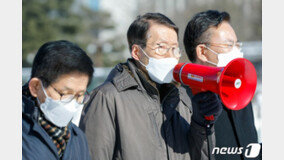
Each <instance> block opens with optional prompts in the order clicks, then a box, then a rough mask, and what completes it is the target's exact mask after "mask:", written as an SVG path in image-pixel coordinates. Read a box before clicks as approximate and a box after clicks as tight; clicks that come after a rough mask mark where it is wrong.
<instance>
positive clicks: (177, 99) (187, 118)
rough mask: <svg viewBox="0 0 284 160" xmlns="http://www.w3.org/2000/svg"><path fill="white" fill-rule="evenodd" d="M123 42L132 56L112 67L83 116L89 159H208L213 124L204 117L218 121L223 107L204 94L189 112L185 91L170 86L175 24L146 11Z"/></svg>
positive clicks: (176, 54) (174, 59) (175, 50)
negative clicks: (208, 143) (207, 116)
mask: <svg viewBox="0 0 284 160" xmlns="http://www.w3.org/2000/svg"><path fill="white" fill-rule="evenodd" d="M127 38H128V44H129V50H130V53H131V57H132V58H130V59H128V60H127V62H126V63H120V64H118V65H116V67H115V68H114V69H113V70H112V71H111V73H110V74H109V76H108V78H107V79H106V81H105V82H104V83H103V84H102V85H101V86H99V87H98V88H96V89H95V90H94V91H93V92H92V94H91V97H90V98H91V99H90V101H89V102H88V103H87V104H86V107H85V109H84V111H83V114H82V119H81V121H80V128H81V129H82V130H83V131H84V132H85V134H86V136H87V139H88V143H89V147H90V153H91V157H92V159H93V160H100V159H104V160H113V159H116V160H134V159H135V160H170V159H171V160H188V159H194V160H195V159H198V160H200V159H208V157H207V156H208V150H207V142H208V141H207V136H206V133H208V134H210V135H212V136H210V138H211V139H210V141H211V140H212V142H214V136H213V135H214V131H213V127H212V125H213V123H214V121H213V122H212V123H210V124H207V123H206V119H205V115H209V114H210V115H215V118H216V119H217V118H218V116H219V115H220V113H221V111H222V106H221V102H220V101H218V98H217V96H216V95H215V94H213V93H206V96H207V100H202V99H200V103H198V104H197V105H194V106H196V107H195V108H196V110H194V109H193V110H192V104H191V100H190V98H189V97H188V96H187V94H186V92H185V89H184V88H183V87H181V86H180V84H178V83H177V82H173V73H172V71H173V68H174V67H175V65H176V64H177V63H178V61H179V58H180V56H181V53H180V49H179V44H178V28H177V27H176V25H175V24H174V23H173V22H172V21H171V20H170V19H169V18H167V17H166V16H164V15H162V14H159V13H147V14H145V15H143V16H138V17H137V19H136V20H135V21H134V22H133V23H132V24H131V25H130V27H129V29H128V32H127ZM194 106H193V108H194ZM211 145H214V143H211Z"/></svg>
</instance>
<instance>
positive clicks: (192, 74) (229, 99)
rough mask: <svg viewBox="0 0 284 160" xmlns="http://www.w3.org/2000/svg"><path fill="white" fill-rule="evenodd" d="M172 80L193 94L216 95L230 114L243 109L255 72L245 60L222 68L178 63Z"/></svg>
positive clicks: (251, 87) (247, 101)
mask: <svg viewBox="0 0 284 160" xmlns="http://www.w3.org/2000/svg"><path fill="white" fill-rule="evenodd" d="M173 77H174V79H175V80H176V81H177V82H180V83H182V84H185V85H189V86H190V88H191V89H192V93H193V94H196V93H198V92H203V91H211V92H214V93H217V94H219V96H220V98H221V100H222V102H223V104H224V105H225V106H226V107H227V108H229V109H232V110H240V109H243V108H244V107H245V106H247V104H248V103H249V102H250V101H251V99H252V98H253V95H254V92H255V89H256V84H257V75H256V71H255V68H254V66H253V64H252V63H251V62H250V61H249V60H247V59H245V58H236V59H234V60H232V61H231V62H230V63H229V64H228V65H227V66H226V67H209V66H204V65H199V64H192V63H179V64H177V65H176V66H175V68H174V71H173Z"/></svg>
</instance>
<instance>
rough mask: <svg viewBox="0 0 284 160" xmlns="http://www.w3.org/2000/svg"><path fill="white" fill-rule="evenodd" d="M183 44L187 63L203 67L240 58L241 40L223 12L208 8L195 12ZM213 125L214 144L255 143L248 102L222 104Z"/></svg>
mask: <svg viewBox="0 0 284 160" xmlns="http://www.w3.org/2000/svg"><path fill="white" fill-rule="evenodd" d="M184 46H185V50H186V54H187V56H188V58H189V59H190V61H191V62H193V63H197V64H201V65H206V66H213V67H224V66H226V65H227V64H228V63H229V62H230V61H231V60H233V59H235V58H241V57H243V53H242V52H241V43H240V42H239V41H238V39H237V36H236V34H235V31H234V29H233V28H232V26H231V25H230V15H229V14H228V13H227V12H219V11H216V10H208V11H205V12H200V13H197V14H196V15H195V16H194V17H193V18H192V19H191V20H190V21H189V22H188V24H187V27H186V29H185V33H184ZM187 91H188V94H189V95H190V96H191V95H192V93H191V90H190V89H189V88H188V90H187ZM214 127H215V134H216V147H219V148H221V147H230V148H236V147H244V148H245V147H246V146H247V145H248V144H249V143H257V133H256V129H255V126H254V117H253V110H252V105H251V103H249V105H248V106H246V107H245V108H244V109H242V110H239V111H232V110H229V109H227V108H226V107H223V112H222V114H221V115H220V117H219V119H218V120H217V121H216V123H215V126H214ZM260 155H261V154H260ZM215 158H216V159H218V160H225V159H226V160H227V159H234V160H235V159H236V160H243V159H246V157H244V155H242V154H216V155H215ZM258 158H259V157H257V158H256V159H258ZM249 159H251V158H249Z"/></svg>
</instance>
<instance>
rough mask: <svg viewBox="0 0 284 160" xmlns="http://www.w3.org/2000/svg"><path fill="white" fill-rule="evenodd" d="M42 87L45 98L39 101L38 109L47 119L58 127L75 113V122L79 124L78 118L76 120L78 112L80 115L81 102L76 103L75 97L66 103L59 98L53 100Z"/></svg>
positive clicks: (63, 125)
mask: <svg viewBox="0 0 284 160" xmlns="http://www.w3.org/2000/svg"><path fill="white" fill-rule="evenodd" d="M42 89H43V92H44V94H45V96H46V98H45V101H44V103H41V104H40V103H39V104H40V109H41V111H42V112H43V114H44V117H45V118H46V119H47V120H49V121H50V122H52V123H53V124H55V125H56V126H58V127H65V126H67V125H68V123H69V122H70V121H71V120H72V119H73V117H76V116H75V115H77V118H76V119H75V121H76V122H75V123H78V124H79V120H80V119H79V120H78V114H79V113H80V115H81V112H82V109H83V104H79V103H77V101H76V99H75V98H74V99H73V100H72V101H71V102H68V103H66V102H62V101H60V100H53V99H52V98H50V97H48V96H47V94H46V91H45V89H44V88H43V86H42ZM38 102H39V100H38ZM72 122H73V120H72ZM78 124H76V125H78Z"/></svg>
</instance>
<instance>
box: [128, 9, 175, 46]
mask: <svg viewBox="0 0 284 160" xmlns="http://www.w3.org/2000/svg"><path fill="white" fill-rule="evenodd" d="M150 21H151V22H154V23H157V24H162V25H165V26H167V27H170V28H173V29H174V30H175V32H176V33H177V35H178V27H177V26H176V25H175V24H174V23H173V22H172V21H171V20H170V19H169V18H168V17H166V16H165V15H163V14H161V13H146V14H144V15H142V16H140V15H139V16H137V18H136V19H135V20H134V22H132V24H131V25H130V26H129V28H128V31H127V40H128V45H129V50H130V52H131V50H132V45H133V44H138V45H141V47H142V48H144V47H146V42H147V37H146V35H147V32H148V30H149V28H150V23H149V22H150Z"/></svg>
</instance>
